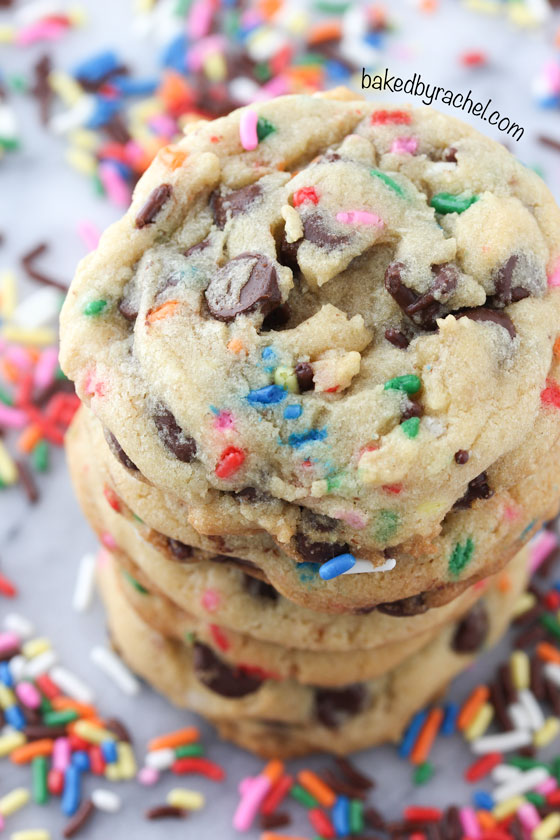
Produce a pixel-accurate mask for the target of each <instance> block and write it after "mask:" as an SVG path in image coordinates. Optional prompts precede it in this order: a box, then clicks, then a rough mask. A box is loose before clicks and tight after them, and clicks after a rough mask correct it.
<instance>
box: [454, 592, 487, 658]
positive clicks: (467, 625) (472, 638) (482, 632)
mask: <svg viewBox="0 0 560 840" xmlns="http://www.w3.org/2000/svg"><path fill="white" fill-rule="evenodd" d="M489 626H490V622H489V620H488V613H487V611H486V607H485V606H484V604H482V603H480V602H479V603H478V604H475V605H474V607H473V608H472V609H471V610H470V611H469V612H468V613H467V615H466V616H465V617H464V618H463V619H462V621H460V622H459V624H458V625H457V629H456V630H455V633H454V635H453V640H452V642H451V647H452V648H453V650H454V651H455V652H456V653H476V652H477V651H479V650H480V648H481V647H482V645H483V644H484V642H485V641H486V637H487V636H488V629H489Z"/></svg>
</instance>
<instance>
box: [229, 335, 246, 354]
mask: <svg viewBox="0 0 560 840" xmlns="http://www.w3.org/2000/svg"><path fill="white" fill-rule="evenodd" d="M227 349H228V350H229V351H230V353H241V352H242V351H243V350H245V349H246V348H245V345H244V343H243V342H242V341H241V339H240V338H232V339H231V341H228V345H227Z"/></svg>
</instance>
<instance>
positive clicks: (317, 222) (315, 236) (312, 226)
mask: <svg viewBox="0 0 560 840" xmlns="http://www.w3.org/2000/svg"><path fill="white" fill-rule="evenodd" d="M303 236H304V238H305V239H307V241H308V242H312V243H313V245H318V246H319V247H320V248H328V249H331V248H340V246H341V245H346V244H347V243H348V242H350V236H346V235H344V234H340V233H335V231H334V230H331V229H330V228H329V226H328V223H327V222H326V221H325V219H324V218H323V217H322V216H321V214H320V213H310V214H309V215H308V216H306V217H305V218H304V219H303Z"/></svg>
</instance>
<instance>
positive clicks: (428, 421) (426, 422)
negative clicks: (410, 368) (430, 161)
mask: <svg viewBox="0 0 560 840" xmlns="http://www.w3.org/2000/svg"><path fill="white" fill-rule="evenodd" d="M451 165H452V166H455V164H454V163H453V164H451ZM422 425H423V426H424V428H426V429H427V430H428V431H429V433H430V434H431V435H433V436H434V437H436V438H438V437H441V436H442V434H443V433H444V432H445V426H444V424H443V423H442V422H441V420H438V418H437V417H423V418H422Z"/></svg>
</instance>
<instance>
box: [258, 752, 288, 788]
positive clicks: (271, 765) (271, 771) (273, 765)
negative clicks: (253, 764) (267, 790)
mask: <svg viewBox="0 0 560 840" xmlns="http://www.w3.org/2000/svg"><path fill="white" fill-rule="evenodd" d="M262 773H263V776H266V777H267V778H268V779H270V784H271V786H272V785H275V784H276V782H277V781H278V780H279V779H280V777H281V776H282V775H283V774H284V762H283V761H280V760H279V759H277V758H275V759H273V760H272V761H269V762H268V764H267V765H266V767H265V768H264V770H263V771H262Z"/></svg>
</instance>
